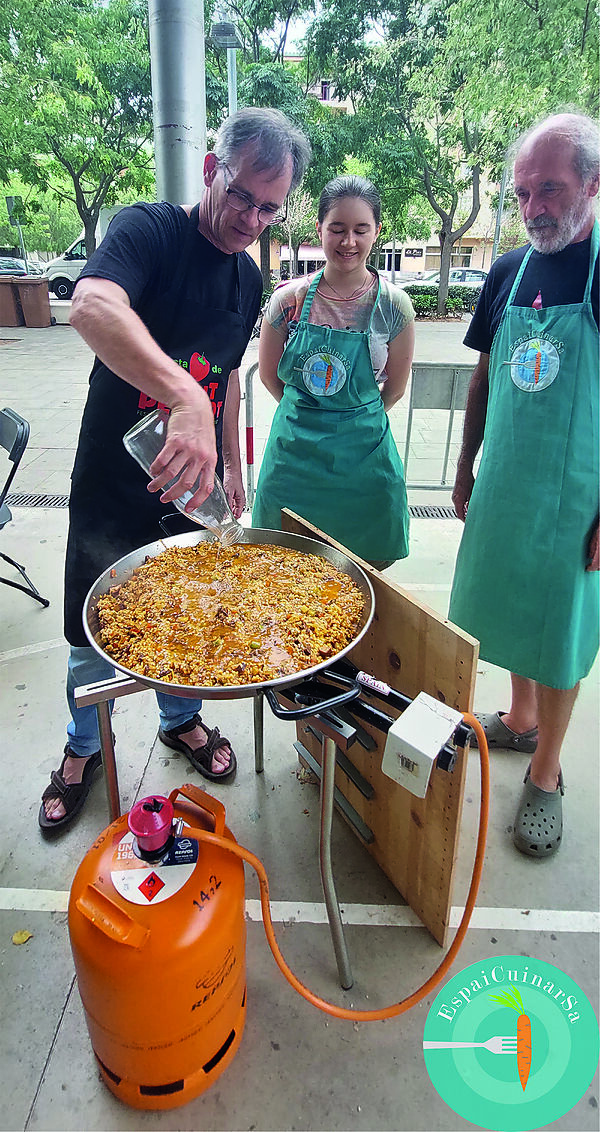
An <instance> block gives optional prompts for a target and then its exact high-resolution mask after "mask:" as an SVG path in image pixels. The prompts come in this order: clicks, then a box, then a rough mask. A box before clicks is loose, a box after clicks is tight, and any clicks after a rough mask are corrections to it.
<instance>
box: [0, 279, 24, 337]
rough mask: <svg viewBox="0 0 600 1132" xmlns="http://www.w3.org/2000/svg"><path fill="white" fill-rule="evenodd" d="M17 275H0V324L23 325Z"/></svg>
mask: <svg viewBox="0 0 600 1132" xmlns="http://www.w3.org/2000/svg"><path fill="white" fill-rule="evenodd" d="M17 283H18V278H17V276H16V275H0V326H23V325H24V323H25V319H24V317H23V310H22V308H21V303H20V301H19V294H18V291H17Z"/></svg>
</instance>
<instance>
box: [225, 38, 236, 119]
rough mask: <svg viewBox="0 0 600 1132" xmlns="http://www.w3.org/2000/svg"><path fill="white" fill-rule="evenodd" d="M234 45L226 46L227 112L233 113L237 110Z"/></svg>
mask: <svg viewBox="0 0 600 1132" xmlns="http://www.w3.org/2000/svg"><path fill="white" fill-rule="evenodd" d="M235 52H236V49H235V47H228V48H227V94H228V96H229V113H230V114H235V112H236V110H237V59H236V55H235Z"/></svg>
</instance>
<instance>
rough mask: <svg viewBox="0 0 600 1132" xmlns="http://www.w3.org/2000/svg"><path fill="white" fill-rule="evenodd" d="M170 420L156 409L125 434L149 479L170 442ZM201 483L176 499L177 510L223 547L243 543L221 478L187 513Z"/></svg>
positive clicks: (164, 488) (169, 484)
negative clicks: (209, 533)
mask: <svg viewBox="0 0 600 1132" xmlns="http://www.w3.org/2000/svg"><path fill="white" fill-rule="evenodd" d="M168 420H169V410H168V409H156V410H155V412H153V413H149V414H148V416H146V417H143V419H142V420H141V421H139V422H138V423H137V424H136V425H134V426H133V428H130V429H129V432H126V433H125V436H124V437H123V444H124V445H125V448H126V449H127V451H128V452H129V455H130V456H133V458H134V460H137V462H138V464H139V465H140V467H141V468H143V469H144V471H145V472H147V473H148V475H150V466H151V464H153V463H154V461H155V459H156V457H157V456H158V454H159V452H160V451H161V450H162V448H163V447H164V444H165V441H166V439H167V422H168ZM180 475H181V472H179V473H178V475H176V476H174V477H173V479H171V480H169V482H168V483H166V484H165V485H164V487H163V488H162V490H163V491H168V490H169V488H171V487H172V486H173V484H174V483H176V482H177V480H178V479H179V476H180ZM198 483H199V478H198V479H197V480H196V482H195V484H194V485H193V487H192V488H191V490H190V491H185V492H184V493H183V494H182V495H180V496H178V497H177V499H174V500H173V502H174V504H175V506H176V507H177V508H178V510H179V511H181V512H182V513H183V514H184V515H186V516H187V518H188V519H191V520H192V522H194V523H198V525H199V526H201V527H206V529H207V530H209V531H212V533H213V534H215V535H217V537H218V538H219V539H220V540H221V542H222V543H223V545H224V546H231V545H232V544H233V543H235V542H240V541H241V539H242V536H243V533H244V528H243V527H242V526H241V525H240V524H239V523H238V521H237V519H235V518H234V516H233V513H232V511H231V508H230V506H229V503H228V502H227V496H226V495H225V489H224V487H223V484H222V483H221V480H220V479H219V477H218V476H215V482H214V487H213V490H212V491H211V493H210V495H209V496H207V498H206V499H205V500H204V502H203V503H201V504H200V506H199V507H195V508H194V510H193V511H186V510H185V506H186V503H189V501H190V499H191V498H192V495H193V494H194V492H195V491H197V490H198Z"/></svg>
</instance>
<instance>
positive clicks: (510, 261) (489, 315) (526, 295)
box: [463, 237, 598, 354]
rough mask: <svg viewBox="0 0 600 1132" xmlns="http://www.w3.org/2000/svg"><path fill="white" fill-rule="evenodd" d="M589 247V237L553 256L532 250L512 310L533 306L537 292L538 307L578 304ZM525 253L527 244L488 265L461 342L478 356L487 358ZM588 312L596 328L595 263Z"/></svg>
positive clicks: (580, 298)
mask: <svg viewBox="0 0 600 1132" xmlns="http://www.w3.org/2000/svg"><path fill="white" fill-rule="evenodd" d="M590 243H591V237H589V238H588V239H587V240H581V241H580V242H579V243H577V244H569V245H568V247H566V248H564V249H563V251H561V252H556V254H555V255H543V254H542V253H541V252H536V251H535V250H534V251H533V252H532V253H531V258H530V260H529V262H528V264H527V267H526V268H525V273H524V276H523V278H522V280H521V282H520V284H519V289H518V291H517V294H516V296H515V300H514V301H515V306H518V307H531V306H533V304H534V302H535V300H536V299H537V296H538V292H539V293H540V295H541V302H542V307H552V306H566V305H568V304H569V303H581V302H582V300H583V296H584V292H585V285H586V283H587V278H588V274H589V269H590ZM528 250H529V244H527V245H526V246H525V247H523V248H516V249H515V251H512V252H506V254H505V255H503V256H500V259H497V260H496V262H495V263H494V264H493V265H492V267H491V270H490V273H489V275H488V277H487V279H486V281H485V283H484V285H483V287H482V289H481V295H480V296H479V302H478V303H477V307H476V309H475V314H474V315H473V318H472V319H471V323H470V326H469V329H468V330H467V333H466V334H465V337H464V339H463V341H464V344H465V346H470V347H471V349H473V350H479V352H480V353H481V354H489V352H490V350H491V346H492V341H493V339H494V336H495V334H496V332H497V330H498V327H499V325H500V319H501V318H502V314H503V312H504V308H505V306H506V303H507V302H508V296H509V294H510V289H511V287H512V285H513V283H514V281H515V278H516V275H517V272H518V270H519V267H520V266H521V263H522V262H523V258H524V256H525V254H526V252H527V251H528ZM592 309H593V312H594V318H595V320H596V325H598V260H596V268H595V272H594V279H593V283H592Z"/></svg>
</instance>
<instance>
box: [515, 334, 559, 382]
mask: <svg viewBox="0 0 600 1132" xmlns="http://www.w3.org/2000/svg"><path fill="white" fill-rule="evenodd" d="M559 369H560V358H559V356H558V350H557V349H556V346H555V345H554V344H553V343H552V342H549V341H548V339H547V338H530V339H529V340H528V341H527V342H521V343H519V345H518V346H517V347H516V349H515V350H513V353H512V355H511V359H510V376H511V377H512V380H513V382H514V384H515V385H516V386H517V388H518V389H522V390H523V391H524V392H525V393H539V392H540V391H541V390H542V389H547V388H548V386H549V385H552V382H553V381H554V379H555V377H556V376H557V374H558V371H559Z"/></svg>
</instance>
